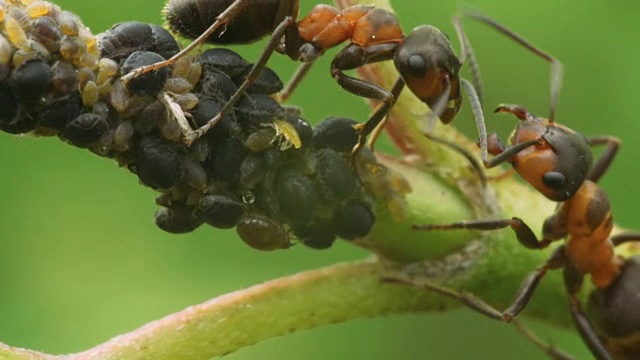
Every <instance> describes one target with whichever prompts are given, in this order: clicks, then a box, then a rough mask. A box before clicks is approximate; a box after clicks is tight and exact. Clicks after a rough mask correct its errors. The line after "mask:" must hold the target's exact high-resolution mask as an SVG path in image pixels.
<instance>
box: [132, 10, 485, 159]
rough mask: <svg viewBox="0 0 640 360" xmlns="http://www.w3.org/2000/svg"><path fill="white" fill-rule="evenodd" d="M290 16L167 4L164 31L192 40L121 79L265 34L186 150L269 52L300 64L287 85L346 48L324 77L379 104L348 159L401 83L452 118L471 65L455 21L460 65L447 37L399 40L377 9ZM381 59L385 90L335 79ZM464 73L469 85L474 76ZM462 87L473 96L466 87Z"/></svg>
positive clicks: (424, 30)
mask: <svg viewBox="0 0 640 360" xmlns="http://www.w3.org/2000/svg"><path fill="white" fill-rule="evenodd" d="M298 9H299V0H262V1H255V0H253V1H250V0H208V1H207V0H170V1H169V2H168V4H167V6H166V7H165V13H166V17H167V20H168V25H169V27H171V28H172V29H173V30H174V31H176V32H178V33H180V34H182V35H185V36H188V37H195V36H197V38H196V39H195V40H194V41H193V42H192V43H191V44H189V46H187V47H186V48H184V49H183V50H182V51H181V52H180V53H178V54H176V55H175V56H173V57H172V58H170V59H168V60H166V61H163V62H159V63H156V64H153V65H150V66H144V67H141V68H139V69H136V70H134V71H132V72H131V73H129V74H127V75H125V76H124V77H123V80H124V81H128V80H131V79H132V78H134V77H136V76H139V75H141V74H143V73H146V72H148V71H153V70H157V69H159V68H161V67H163V66H167V65H170V64H172V63H174V62H175V61H176V60H177V59H179V58H180V57H182V56H185V54H187V53H188V52H190V51H191V50H192V49H194V47H196V46H197V45H198V44H201V43H204V42H210V43H214V44H229V43H247V42H252V41H255V40H257V39H259V38H262V37H264V36H266V35H268V34H271V38H270V41H269V43H268V45H267V46H266V47H265V49H264V51H263V53H262V55H261V56H260V58H259V59H258V61H256V63H255V65H254V67H253V69H252V70H251V71H250V72H249V73H248V74H247V75H246V80H245V82H244V83H243V84H242V85H241V86H240V87H239V88H238V90H237V92H236V93H235V94H234V96H233V97H232V98H231V99H230V100H229V101H228V102H227V103H226V105H225V106H224V107H223V108H222V109H221V111H220V113H219V114H218V115H216V116H215V117H214V118H213V119H212V120H211V121H209V123H207V124H205V125H204V126H202V127H200V128H199V129H196V130H195V131H193V132H192V133H191V134H189V135H187V138H186V141H187V142H188V143H190V142H192V141H194V140H195V139H196V138H198V137H199V136H201V135H202V134H204V133H205V132H207V131H208V130H209V129H210V128H211V127H212V126H214V125H215V124H216V123H217V122H218V121H219V120H220V119H221V118H222V116H223V114H224V113H225V112H227V111H228V110H230V109H231V108H232V106H233V105H234V104H235V102H236V101H238V99H239V98H240V97H241V96H242V95H243V93H244V91H245V89H246V88H247V87H248V86H249V85H251V83H252V82H254V81H255V79H256V78H257V77H258V75H259V74H260V72H261V71H262V69H263V68H264V66H265V64H266V62H267V60H268V59H269V57H270V56H271V54H272V53H273V51H276V50H277V51H279V52H282V53H286V54H287V55H288V56H289V57H290V58H291V59H294V60H300V61H303V62H304V64H303V65H302V66H301V68H300V69H299V71H298V72H297V73H296V75H294V79H293V80H292V81H291V84H293V86H295V84H297V83H298V82H299V81H300V79H301V78H302V77H303V76H304V74H306V72H307V71H308V69H309V67H310V66H311V64H312V63H313V62H314V61H315V60H316V59H317V58H318V57H319V56H320V55H322V54H323V53H324V52H325V51H326V50H327V49H329V48H332V47H335V46H337V45H339V44H341V43H344V42H348V45H347V46H346V47H345V48H344V49H342V50H341V51H340V52H339V53H338V54H337V55H336V56H335V57H334V59H333V61H332V62H331V74H332V76H333V77H334V79H335V80H336V81H337V82H338V84H339V85H340V86H341V87H342V88H344V89H345V90H347V91H349V92H350V93H352V94H355V95H358V96H362V97H366V98H371V99H376V100H379V101H381V102H383V104H382V105H381V106H380V107H379V108H378V109H377V110H376V111H375V112H374V114H373V115H371V117H370V118H369V120H367V122H366V123H364V124H362V125H360V126H358V130H359V142H358V145H356V147H355V148H354V152H355V151H357V149H359V148H360V147H362V146H363V145H364V143H365V141H366V136H367V135H368V134H370V133H371V132H372V131H373V130H374V129H375V128H376V127H377V126H379V125H381V122H382V121H383V119H384V118H385V115H386V114H387V112H388V111H389V109H390V108H391V106H392V105H393V102H394V100H395V98H397V96H398V95H399V94H400V92H401V91H402V89H403V88H404V86H405V84H406V85H407V86H408V87H409V89H411V91H412V92H413V93H414V94H415V95H416V96H418V97H419V98H420V99H421V100H422V101H423V102H425V103H426V104H427V105H429V106H430V107H432V108H434V107H436V108H441V109H442V110H441V111H438V112H436V114H439V115H440V119H441V120H442V122H443V123H449V122H450V121H451V120H452V119H453V117H454V116H455V115H456V114H457V112H458V110H459V109H460V105H461V96H460V78H459V76H458V71H459V69H460V67H461V66H462V62H463V61H464V60H465V58H466V57H469V58H470V59H472V58H473V54H472V52H471V49H470V48H468V46H467V44H468V42H467V41H466V39H465V38H464V33H463V31H462V25H461V24H460V22H459V21H458V19H457V18H455V19H454V25H455V28H456V31H457V33H458V36H459V37H460V42H461V46H462V51H461V56H460V59H459V58H458V57H456V55H455V53H454V51H453V48H452V46H451V43H450V41H449V38H448V37H447V35H446V34H444V33H443V32H442V31H440V30H439V29H437V28H435V27H433V26H429V25H422V26H418V27H416V28H415V29H413V30H412V31H411V33H410V34H409V35H407V36H406V37H405V35H404V34H403V32H402V29H401V28H400V25H399V21H398V19H397V17H396V16H395V15H394V14H393V13H392V12H390V11H389V10H386V9H383V8H377V7H374V6H371V5H352V6H348V7H345V8H344V9H343V10H338V9H336V8H334V7H331V6H329V5H317V6H316V7H314V8H313V10H311V12H310V13H309V14H308V15H307V16H306V17H305V18H303V19H302V20H299V21H297V14H298ZM386 60H393V61H394V64H395V66H396V68H397V70H398V72H399V74H400V77H399V78H398V80H397V81H396V83H395V85H394V86H393V88H392V89H391V90H390V91H387V90H385V89H383V88H382V87H380V86H377V85H375V84H372V83H370V82H367V81H364V80H360V79H356V78H353V77H350V76H347V75H345V74H344V72H343V71H345V70H351V69H356V68H358V67H361V66H363V65H366V64H370V63H374V62H379V61H386ZM471 63H472V64H474V63H475V62H473V61H471ZM472 71H473V72H474V79H477V78H478V76H475V75H477V71H476V70H475V69H472ZM476 84H479V81H476ZM478 87H479V85H477V86H476V88H478ZM468 88H469V89H470V90H471V91H474V89H473V87H471V86H469V87H468ZM290 89H292V88H290ZM477 91H478V92H479V91H480V89H477ZM284 96H287V91H285V95H284ZM433 118H435V117H433ZM482 137H483V136H482V135H481V138H482Z"/></svg>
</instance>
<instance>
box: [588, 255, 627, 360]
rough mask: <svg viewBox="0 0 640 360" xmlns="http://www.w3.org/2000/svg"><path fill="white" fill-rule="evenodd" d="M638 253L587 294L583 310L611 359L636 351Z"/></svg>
mask: <svg viewBox="0 0 640 360" xmlns="http://www.w3.org/2000/svg"><path fill="white" fill-rule="evenodd" d="M638 278H640V256H634V257H632V258H629V259H627V260H626V263H625V265H624V267H623V268H622V271H621V272H620V275H619V276H618V278H617V279H616V281H615V282H613V283H612V284H611V285H609V286H608V287H606V288H603V289H596V290H594V291H593V292H592V293H591V295H590V296H589V304H588V307H587V313H588V315H589V318H590V319H591V321H592V322H593V324H594V327H595V328H596V331H597V332H598V334H599V335H600V336H601V337H603V338H604V340H605V343H606V344H607V349H608V350H609V351H610V352H611V353H612V354H611V355H614V358H616V359H617V358H621V359H632V358H635V357H636V356H637V355H638V353H639V352H640V281H638Z"/></svg>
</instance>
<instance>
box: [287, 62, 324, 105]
mask: <svg viewBox="0 0 640 360" xmlns="http://www.w3.org/2000/svg"><path fill="white" fill-rule="evenodd" d="M314 63H315V61H309V62H303V63H302V64H300V66H298V69H296V72H295V73H294V74H293V76H292V77H291V79H289V81H288V82H287V85H285V87H284V89H282V91H281V92H280V93H279V94H278V101H279V102H283V101H286V100H287V99H289V97H291V94H292V93H293V92H294V91H295V90H296V88H297V87H298V85H299V84H300V82H301V81H302V79H304V77H305V76H306V75H307V73H308V72H309V70H310V69H311V65H313V64H314Z"/></svg>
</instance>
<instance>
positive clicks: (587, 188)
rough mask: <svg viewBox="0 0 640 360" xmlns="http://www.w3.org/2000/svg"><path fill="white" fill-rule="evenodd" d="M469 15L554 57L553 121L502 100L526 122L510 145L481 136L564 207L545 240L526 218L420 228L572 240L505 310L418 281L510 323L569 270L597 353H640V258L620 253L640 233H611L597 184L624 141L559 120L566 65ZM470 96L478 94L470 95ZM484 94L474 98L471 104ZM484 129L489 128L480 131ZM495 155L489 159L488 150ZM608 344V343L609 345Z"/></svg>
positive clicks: (586, 336) (574, 302)
mask: <svg viewBox="0 0 640 360" xmlns="http://www.w3.org/2000/svg"><path fill="white" fill-rule="evenodd" d="M466 15H467V16H468V17H471V18H473V19H475V20H478V21H480V22H483V23H485V24H487V25H489V26H491V27H493V28H494V29H496V30H498V31H499V32H501V33H503V34H505V35H507V36H508V37H509V38H511V39H513V40H515V41H516V42H518V43H519V44H521V45H523V46H524V47H525V48H527V49H529V50H531V51H532V52H533V53H535V54H536V55H538V56H540V57H542V58H544V59H546V60H547V61H549V62H550V63H551V65H552V66H551V73H552V81H551V111H550V116H549V118H548V119H544V118H539V117H536V116H535V115H533V114H531V113H530V112H529V111H528V110H527V109H525V108H524V107H522V106H519V105H500V106H498V108H497V109H496V112H501V113H511V114H514V115H515V116H516V117H518V118H519V119H520V123H519V124H518V126H517V127H516V129H515V131H514V132H513V134H512V135H511V137H510V139H509V142H510V146H508V147H506V148H505V146H504V145H503V144H502V142H501V141H500V139H499V138H498V137H497V135H495V134H491V135H490V136H489V137H488V138H485V139H483V138H482V137H481V139H480V147H481V153H482V154H481V156H482V162H483V164H484V166H485V167H486V168H491V167H495V166H497V165H499V164H502V163H504V162H508V163H510V164H511V165H512V166H513V168H514V170H515V171H516V172H517V173H518V174H519V175H520V176H521V177H522V178H523V179H524V180H525V181H526V182H528V183H529V184H531V185H532V186H533V187H534V188H536V190H538V191H539V192H540V193H542V194H543V195H544V196H545V197H547V198H548V199H550V200H552V201H556V202H559V205H558V208H557V209H556V211H555V212H554V214H553V215H551V216H550V217H549V218H548V219H547V220H546V221H545V223H544V226H543V230H542V238H541V239H538V238H537V237H536V235H535V234H534V232H533V231H532V230H531V228H530V227H529V226H528V225H527V224H526V223H524V222H523V221H522V220H521V219H519V218H516V217H514V218H511V219H499V220H473V221H463V222H458V223H453V224H444V225H442V224H439V225H414V229H415V230H456V229H468V230H498V229H503V228H507V227H511V228H512V229H513V231H514V232H515V234H516V237H517V239H518V241H519V242H520V243H521V244H522V245H523V246H525V247H527V248H530V249H544V248H546V247H547V246H549V245H550V244H551V243H552V242H553V241H557V240H560V239H563V238H566V242H565V244H564V245H561V246H560V247H558V248H557V249H555V250H554V251H553V253H552V255H551V256H550V257H549V258H548V260H547V261H546V262H545V263H544V264H543V265H542V266H540V267H539V268H538V269H536V270H535V271H534V272H532V273H531V274H530V275H529V276H528V277H527V278H526V279H525V280H524V282H523V284H522V285H521V287H520V289H519V290H518V292H517V295H516V296H515V300H514V301H513V303H512V304H511V305H510V306H509V307H508V308H507V309H506V310H505V311H504V312H500V311H498V310H496V309H495V308H493V307H492V306H490V305H489V304H487V303H485V302H483V301H481V300H480V299H477V298H475V297H474V296H472V295H470V294H465V293H458V292H455V291H453V290H450V289H446V288H442V287H439V286H437V285H434V284H430V283H422V282H421V283H420V284H419V285H420V286H422V287H425V288H427V289H430V290H433V291H436V292H438V293H441V294H444V295H445V296H448V297H451V298H454V299H457V300H458V301H460V302H461V303H463V304H465V305H467V306H469V307H470V308H472V309H473V310H476V311H478V312H480V313H482V314H484V315H486V316H489V317H491V318H494V319H498V320H502V321H507V322H511V321H514V320H515V317H516V316H517V315H518V314H519V313H520V312H521V311H522V310H523V309H524V307H525V306H526V305H527V303H528V302H529V300H530V299H531V296H532V295H533V293H534V291H535V289H536V286H537V284H538V283H539V281H540V280H541V279H542V278H543V277H544V275H545V274H546V273H547V272H548V271H549V270H553V269H563V273H564V278H565V288H566V290H567V293H568V294H569V307H570V313H571V317H572V319H573V321H574V323H575V324H576V327H577V329H578V331H579V333H580V335H581V337H582V338H583V340H584V341H585V343H586V344H587V346H588V347H589V349H590V351H591V352H592V354H593V355H594V356H595V357H596V358H597V359H610V358H611V356H616V357H618V356H622V357H625V358H627V357H634V358H635V357H637V356H638V355H639V354H640V312H639V311H638V309H640V282H638V281H637V277H638V276H640V256H636V257H632V258H629V259H623V258H622V257H619V256H617V255H615V254H614V248H615V247H616V246H618V245H620V244H622V243H626V242H631V241H640V233H637V232H627V233H622V234H617V235H614V236H610V235H611V230H612V227H613V219H612V216H611V209H610V205H609V200H608V197H607V195H606V193H605V192H604V191H603V190H602V189H601V188H599V187H598V186H597V185H596V183H597V181H598V180H599V179H600V178H601V177H602V175H603V174H604V173H605V172H606V170H607V169H608V167H609V165H610V164H611V162H612V161H613V158H614V156H615V154H616V153H617V151H618V148H619V140H618V139H616V138H614V137H610V136H596V137H589V138H587V137H585V136H583V135H582V134H580V133H577V132H575V131H573V130H571V129H569V128H568V127H566V126H562V125H560V124H558V123H556V122H555V121H554V115H555V108H556V103H557V97H558V94H559V90H560V87H561V80H562V65H561V64H560V62H558V61H557V60H556V59H555V58H554V57H552V56H551V55H549V54H547V53H545V52H543V51H542V50H540V49H538V48H536V47H535V46H533V45H532V44H531V43H529V42H528V41H527V40H525V39H524V38H522V37H520V36H519V35H517V34H515V33H513V32H512V31H511V30H509V29H507V28H505V27H503V26H502V25H500V24H498V23H496V22H495V21H494V20H492V19H490V18H488V17H485V16H484V15H481V14H478V13H467V14H466ZM470 95H471V94H470ZM474 102H475V103H478V102H479V101H478V99H471V103H472V104H473V103H474ZM473 110H474V111H473V113H474V117H475V118H476V122H477V124H478V128H479V129H484V116H483V114H482V109H481V108H480V107H474V108H473ZM481 134H482V131H481ZM597 145H605V146H606V148H605V150H604V151H603V153H602V155H601V156H600V158H599V159H598V160H597V161H596V163H595V164H593V165H592V162H593V153H592V150H591V147H592V146H597ZM489 153H490V154H491V155H493V156H494V157H493V158H491V159H488V154H489ZM587 274H588V275H591V280H592V283H593V285H594V286H595V289H594V291H593V292H592V294H591V297H590V302H589V308H588V310H589V312H590V315H591V319H592V320H591V321H593V323H594V324H595V325H596V326H593V325H592V324H591V322H590V320H589V317H588V316H587V315H586V314H585V312H584V311H583V309H582V305H581V304H580V301H579V299H578V292H579V290H580V288H581V286H582V283H583V278H584V275H587ZM390 280H394V281H400V282H406V283H412V281H411V280H407V279H403V278H402V277H400V278H397V279H390ZM518 328H519V330H521V332H523V333H524V334H525V335H526V336H527V337H529V338H530V339H532V340H533V341H534V342H536V344H537V345H538V346H541V347H543V348H544V349H545V350H546V352H547V353H548V354H549V355H550V356H552V357H554V358H557V359H562V358H566V355H564V354H562V353H560V352H558V351H557V350H556V349H555V348H553V347H552V346H549V345H544V344H542V343H541V342H540V341H539V339H537V338H535V336H534V335H533V334H531V333H527V331H526V329H525V330H523V328H521V326H518ZM603 342H604V343H603Z"/></svg>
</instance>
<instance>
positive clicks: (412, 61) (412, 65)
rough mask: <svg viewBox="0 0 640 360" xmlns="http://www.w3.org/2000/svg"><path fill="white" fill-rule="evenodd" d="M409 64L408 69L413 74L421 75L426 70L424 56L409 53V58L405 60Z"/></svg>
mask: <svg viewBox="0 0 640 360" xmlns="http://www.w3.org/2000/svg"><path fill="white" fill-rule="evenodd" d="M407 64H408V65H409V71H411V73H412V74H413V75H414V76H417V77H423V76H424V74H425V73H426V72H427V66H426V64H425V61H424V58H423V57H422V56H420V55H415V54H414V55H411V56H409V60H408V61H407Z"/></svg>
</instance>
